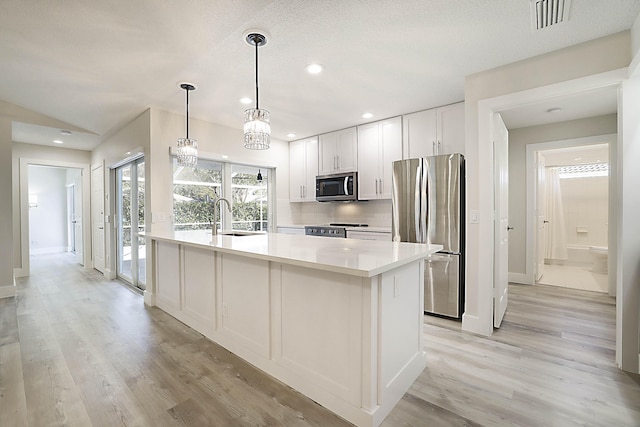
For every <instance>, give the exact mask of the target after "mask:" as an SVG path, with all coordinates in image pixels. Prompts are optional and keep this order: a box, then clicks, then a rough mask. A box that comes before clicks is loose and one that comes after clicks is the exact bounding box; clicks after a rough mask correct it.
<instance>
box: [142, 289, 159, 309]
mask: <svg viewBox="0 0 640 427" xmlns="http://www.w3.org/2000/svg"><path fill="white" fill-rule="evenodd" d="M142 295H143V296H144V304H145V305H148V306H149V307H153V306H155V305H156V296H155V294H154V293H153V292H151V291H150V290H148V289H145V290H144V291H142Z"/></svg>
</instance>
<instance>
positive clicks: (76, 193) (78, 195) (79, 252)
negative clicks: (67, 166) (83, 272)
mask: <svg viewBox="0 0 640 427" xmlns="http://www.w3.org/2000/svg"><path fill="white" fill-rule="evenodd" d="M73 201H74V202H75V207H74V208H73V215H74V218H73V219H74V221H75V222H74V224H73V225H74V228H75V232H74V233H73V235H74V237H75V239H76V241H75V244H74V246H75V249H76V262H77V263H78V264H80V265H84V248H83V246H82V234H83V232H82V231H83V227H82V203H83V200H82V171H81V172H80V175H78V177H77V178H76V183H75V185H74V186H73Z"/></svg>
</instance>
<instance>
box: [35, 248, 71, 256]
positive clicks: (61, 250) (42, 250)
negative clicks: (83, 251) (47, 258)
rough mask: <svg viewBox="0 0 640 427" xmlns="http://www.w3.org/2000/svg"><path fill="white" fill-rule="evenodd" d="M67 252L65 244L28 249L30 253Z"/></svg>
mask: <svg viewBox="0 0 640 427" xmlns="http://www.w3.org/2000/svg"><path fill="white" fill-rule="evenodd" d="M66 252H69V251H68V250H67V246H50V247H46V248H35V249H31V250H29V254H30V255H45V254H60V253H66Z"/></svg>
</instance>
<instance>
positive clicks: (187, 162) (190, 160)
mask: <svg viewBox="0 0 640 427" xmlns="http://www.w3.org/2000/svg"><path fill="white" fill-rule="evenodd" d="M180 87H181V88H182V89H184V91H185V92H186V93H187V137H186V138H178V150H177V154H178V165H180V166H189V167H195V166H196V164H197V163H198V141H197V140H195V139H192V138H189V92H190V91H192V90H196V87H195V86H194V85H192V84H189V83H182V84H181V85H180Z"/></svg>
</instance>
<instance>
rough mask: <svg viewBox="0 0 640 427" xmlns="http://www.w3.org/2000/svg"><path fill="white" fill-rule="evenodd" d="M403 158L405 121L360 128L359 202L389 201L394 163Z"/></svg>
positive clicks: (399, 119) (392, 121)
mask: <svg viewBox="0 0 640 427" xmlns="http://www.w3.org/2000/svg"><path fill="white" fill-rule="evenodd" d="M401 158H402V119H401V118H400V117H394V118H391V119H387V120H381V121H379V122H375V123H369V124H366V125H362V126H358V199H360V200H371V199H390V198H391V177H392V174H393V172H392V169H393V162H394V161H396V160H400V159H401Z"/></svg>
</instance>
